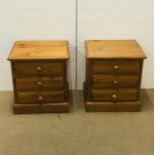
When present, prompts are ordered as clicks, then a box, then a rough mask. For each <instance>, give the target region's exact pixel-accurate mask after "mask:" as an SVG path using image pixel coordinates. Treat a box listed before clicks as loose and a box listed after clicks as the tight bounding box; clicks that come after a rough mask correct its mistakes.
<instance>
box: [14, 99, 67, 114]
mask: <svg viewBox="0 0 155 155" xmlns="http://www.w3.org/2000/svg"><path fill="white" fill-rule="evenodd" d="M69 111H70V104H69V103H67V102H63V103H44V104H37V103H35V104H16V103H13V112H14V114H31V113H66V112H69Z"/></svg>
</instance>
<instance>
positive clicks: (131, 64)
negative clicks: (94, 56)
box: [91, 60, 140, 74]
mask: <svg viewBox="0 0 155 155" xmlns="http://www.w3.org/2000/svg"><path fill="white" fill-rule="evenodd" d="M91 69H92V74H138V73H139V72H140V61H124V60H122V61H107V60H105V61H92V68H91Z"/></svg>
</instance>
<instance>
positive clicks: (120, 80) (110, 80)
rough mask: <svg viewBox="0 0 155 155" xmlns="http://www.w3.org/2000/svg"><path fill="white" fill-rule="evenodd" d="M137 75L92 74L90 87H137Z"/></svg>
mask: <svg viewBox="0 0 155 155" xmlns="http://www.w3.org/2000/svg"><path fill="white" fill-rule="evenodd" d="M138 83H139V77H138V76H137V75H128V76H126V75H122V76H113V75H93V76H92V88H96V89H100V88H117V87H137V86H138Z"/></svg>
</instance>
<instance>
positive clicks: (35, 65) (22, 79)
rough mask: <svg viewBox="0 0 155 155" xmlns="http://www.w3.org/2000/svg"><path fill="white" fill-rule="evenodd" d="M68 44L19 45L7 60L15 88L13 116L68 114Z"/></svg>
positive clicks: (41, 42) (38, 43) (63, 42)
mask: <svg viewBox="0 0 155 155" xmlns="http://www.w3.org/2000/svg"><path fill="white" fill-rule="evenodd" d="M68 59H69V47H68V42H67V41H17V42H16V43H15V44H14V47H13V49H12V51H11V53H10V55H9V57H8V60H9V61H11V68H12V79H13V88H14V103H13V112H14V113H16V114H18V113H46V112H69V109H70V104H69V102H68V96H69V95H68V82H67V60H68Z"/></svg>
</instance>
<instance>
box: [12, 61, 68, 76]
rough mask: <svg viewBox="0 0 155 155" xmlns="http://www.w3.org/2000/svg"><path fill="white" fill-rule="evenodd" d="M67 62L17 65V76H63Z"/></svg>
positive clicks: (15, 69)
mask: <svg viewBox="0 0 155 155" xmlns="http://www.w3.org/2000/svg"><path fill="white" fill-rule="evenodd" d="M64 63H65V62H62V61H60V62H58V61H57V62H24V63H15V64H14V72H15V75H16V76H62V75H64Z"/></svg>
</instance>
